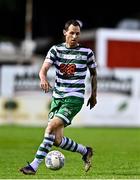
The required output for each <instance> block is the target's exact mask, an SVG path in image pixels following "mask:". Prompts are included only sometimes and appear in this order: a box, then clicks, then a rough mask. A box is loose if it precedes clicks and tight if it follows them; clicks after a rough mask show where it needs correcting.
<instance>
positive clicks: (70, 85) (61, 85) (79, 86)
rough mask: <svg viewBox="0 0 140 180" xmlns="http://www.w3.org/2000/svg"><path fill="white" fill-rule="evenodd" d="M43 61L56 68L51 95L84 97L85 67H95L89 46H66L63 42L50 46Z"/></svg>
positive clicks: (57, 96)
mask: <svg viewBox="0 0 140 180" xmlns="http://www.w3.org/2000/svg"><path fill="white" fill-rule="evenodd" d="M45 62H49V63H52V64H53V65H54V66H55V68H56V79H55V87H54V91H53V97H55V98H64V97H68V96H76V97H81V98H84V93H85V78H86V73H87V68H96V66H97V64H96V61H95V56H94V53H93V51H92V50H91V49H90V48H85V47H82V46H80V45H79V46H77V47H76V48H67V47H66V44H65V43H62V44H58V45H54V46H52V47H51V48H50V50H49V51H48V53H47V56H46V58H45Z"/></svg>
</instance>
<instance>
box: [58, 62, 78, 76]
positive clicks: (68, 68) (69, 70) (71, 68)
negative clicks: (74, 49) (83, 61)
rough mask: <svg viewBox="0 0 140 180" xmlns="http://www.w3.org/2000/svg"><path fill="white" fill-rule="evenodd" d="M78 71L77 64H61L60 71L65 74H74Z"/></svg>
mask: <svg viewBox="0 0 140 180" xmlns="http://www.w3.org/2000/svg"><path fill="white" fill-rule="evenodd" d="M75 71H76V65H75V64H61V65H60V72H61V73H63V74H64V75H74V73H75Z"/></svg>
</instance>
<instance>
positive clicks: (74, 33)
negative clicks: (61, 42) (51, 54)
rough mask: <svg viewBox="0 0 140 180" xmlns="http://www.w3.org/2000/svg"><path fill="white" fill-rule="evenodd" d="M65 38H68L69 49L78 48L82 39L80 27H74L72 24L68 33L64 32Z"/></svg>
mask: <svg viewBox="0 0 140 180" xmlns="http://www.w3.org/2000/svg"><path fill="white" fill-rule="evenodd" d="M64 36H65V38H66V45H67V47H68V48H74V47H76V46H77V44H78V42H79V37H80V27H79V26H73V25H72V24H71V25H70V26H69V28H68V30H67V31H64Z"/></svg>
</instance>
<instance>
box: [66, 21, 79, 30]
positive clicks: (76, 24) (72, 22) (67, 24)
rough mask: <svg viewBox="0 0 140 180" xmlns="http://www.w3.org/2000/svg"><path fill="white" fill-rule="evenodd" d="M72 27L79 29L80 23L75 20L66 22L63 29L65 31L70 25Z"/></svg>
mask: <svg viewBox="0 0 140 180" xmlns="http://www.w3.org/2000/svg"><path fill="white" fill-rule="evenodd" d="M71 24H72V25H73V26H79V27H80V28H81V24H80V21H79V20H75V19H71V20H68V21H67V22H66V23H65V26H64V29H65V30H66V31H67V30H68V28H69V26H70V25H71Z"/></svg>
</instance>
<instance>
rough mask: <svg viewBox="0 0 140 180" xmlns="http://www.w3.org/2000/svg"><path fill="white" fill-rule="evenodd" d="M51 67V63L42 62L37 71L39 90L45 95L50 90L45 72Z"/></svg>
mask: <svg viewBox="0 0 140 180" xmlns="http://www.w3.org/2000/svg"><path fill="white" fill-rule="evenodd" d="M51 65H52V64H51V63H49V62H46V61H44V63H43V64H42V67H41V68H40V71H39V78H40V88H41V89H42V90H43V91H44V92H45V93H47V92H48V91H49V90H50V89H51V88H52V87H51V85H50V84H49V82H48V79H47V72H48V70H49V69H50V67H51Z"/></svg>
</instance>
